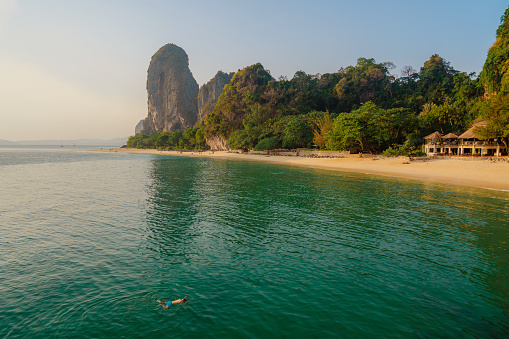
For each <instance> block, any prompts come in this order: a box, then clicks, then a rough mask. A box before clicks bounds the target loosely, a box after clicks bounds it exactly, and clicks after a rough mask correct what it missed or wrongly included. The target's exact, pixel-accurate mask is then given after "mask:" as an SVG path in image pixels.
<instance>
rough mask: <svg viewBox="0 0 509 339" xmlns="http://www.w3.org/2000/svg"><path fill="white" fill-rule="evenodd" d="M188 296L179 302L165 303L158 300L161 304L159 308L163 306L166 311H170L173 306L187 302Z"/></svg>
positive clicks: (178, 300)
mask: <svg viewBox="0 0 509 339" xmlns="http://www.w3.org/2000/svg"><path fill="white" fill-rule="evenodd" d="M186 298H187V296H185V297H184V298H182V299H177V300H173V301H168V302H166V303H165V302H164V301H161V300H157V302H158V303H159V305H157V306H162V307H163V308H164V309H165V310H167V309H169V308H170V306H171V305H175V304H183V303H185V302H186V301H187V299H186Z"/></svg>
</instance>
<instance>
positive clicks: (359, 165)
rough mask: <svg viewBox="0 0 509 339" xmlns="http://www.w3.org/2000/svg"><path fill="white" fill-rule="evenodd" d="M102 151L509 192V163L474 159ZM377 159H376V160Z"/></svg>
mask: <svg viewBox="0 0 509 339" xmlns="http://www.w3.org/2000/svg"><path fill="white" fill-rule="evenodd" d="M97 151H102V152H121V153H133V154H156V155H170V156H187V157H206V158H217V159H235V160H243V161H258V162H267V163H277V164H285V165H293V166H303V167H309V168H320V169H328V170H337V171H348V172H358V173H365V174H374V175H382V176H390V177H398V178H406V179H413V180H422V181H430V182H437V183H444V184H452V185H462V186H471V187H480V188H488V189H496V190H508V191H509V162H507V161H496V162H492V161H489V160H480V159H471V158H464V159H459V158H438V159H429V160H426V161H424V160H414V161H408V160H407V159H406V158H402V157H399V158H384V157H375V158H372V157H368V156H366V157H363V158H359V157H358V156H348V157H344V158H306V157H296V156H277V155H270V156H268V155H261V154H238V153H229V152H225V151H216V152H212V151H204V152H201V153H198V152H182V153H180V152H177V151H159V150H154V149H129V148H114V149H101V150H97ZM373 159H376V160H373Z"/></svg>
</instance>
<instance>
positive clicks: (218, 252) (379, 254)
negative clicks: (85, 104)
mask: <svg viewBox="0 0 509 339" xmlns="http://www.w3.org/2000/svg"><path fill="white" fill-rule="evenodd" d="M152 165H153V168H152V172H151V177H152V179H153V182H152V183H151V185H150V187H149V192H150V193H149V195H150V208H149V209H148V211H147V213H148V218H147V223H148V225H147V227H148V231H149V232H150V233H151V241H150V242H149V243H148V244H149V247H150V248H151V250H153V251H154V252H155V253H156V254H157V258H158V260H160V261H164V262H165V264H164V265H163V266H164V267H165V269H166V270H168V272H169V273H168V274H169V275H171V276H172V277H173V276H175V279H174V280H173V279H172V282H175V283H182V281H186V282H187V284H186V285H185V287H186V288H188V289H190V290H193V292H194V293H196V294H197V296H198V297H199V299H200V300H201V299H205V300H207V305H205V304H203V305H200V306H201V307H202V308H203V309H204V310H205V311H204V312H205V314H206V316H207V317H208V318H210V319H212V320H214V322H218V323H220V324H222V323H223V322H225V323H226V322H228V321H230V328H231V329H233V330H234V331H235V330H237V331H240V332H242V331H247V333H251V334H258V335H265V334H267V335H268V334H269V330H267V331H265V330H263V329H261V328H259V327H260V326H261V325H262V324H264V326H267V324H271V325H272V326H274V328H277V329H279V330H281V331H283V333H287V334H291V333H294V334H297V333H302V332H301V331H302V330H303V329H302V328H299V326H297V327H295V326H296V325H297V324H299V323H300V322H303V323H306V324H307V330H308V331H309V334H310V335H311V333H312V332H313V331H319V332H323V333H329V334H333V333H337V332H338V331H339V332H341V333H345V334H346V335H349V334H351V335H355V334H356V333H359V332H358V331H361V332H362V333H371V334H373V335H375V334H386V335H389V334H395V333H396V334H397V333H399V334H400V335H405V334H409V333H414V334H418V335H424V336H429V335H431V336H441V335H444V333H445V334H447V335H451V336H453V335H455V334H457V333H459V332H466V333H470V334H472V335H475V336H478V335H482V334H484V333H491V334H494V335H501V334H502V333H506V332H504V331H506V328H507V325H508V320H507V314H504V313H501V312H503V310H504V309H505V310H506V309H507V305H508V300H507V294H505V293H506V290H507V284H504V283H503V282H504V281H508V280H507V273H506V272H507V269H506V268H507V265H508V262H507V261H508V260H507V255H506V253H505V250H506V247H505V246H504V241H506V240H507V239H508V234H509V231H508V228H507V227H506V226H508V225H507V222H506V220H507V217H508V214H509V213H508V212H509V211H508V209H507V207H506V204H505V203H506V200H507V194H506V193H500V192H492V191H482V190H477V189H469V188H457V187H453V186H451V187H450V186H437V185H430V184H428V183H415V182H410V181H401V180H387V179H381V178H377V177H368V176H362V175H358V174H348V173H334V172H326V171H320V170H308V169H305V170H304V169H290V170H289V169H288V168H286V167H278V166H270V165H263V164H253V163H238V162H234V161H211V160H207V159H188V158H181V159H180V158H179V159H172V158H170V159H160V158H158V159H155V160H154V161H153V162H152ZM495 230H496V232H497V236H495V237H494V236H493V235H492V232H494V231H495ZM480 235H482V236H480ZM483 237H487V238H489V239H490V240H491V241H492V242H495V243H497V244H498V246H497V247H496V248H498V249H499V251H500V253H498V255H499V256H497V258H499V259H498V262H497V261H494V260H492V259H491V258H490V253H489V252H491V251H492V250H493V248H491V246H488V247H485V246H483V245H485V244H483V243H482V242H481V239H482V238H483ZM491 245H493V244H491ZM170 265H177V268H175V269H172V268H171V266H170ZM502 272H503V273H502ZM490 279H495V280H496V281H498V282H499V283H502V285H503V286H492V285H491V284H490V283H488V281H489V280H490ZM504 279H505V280H504ZM180 287H182V286H180ZM204 291H206V293H204ZM223 298H228V303H229V304H230V305H234V307H233V310H232V309H228V310H223V311H222V314H221V315H218V314H217V313H216V308H217V307H221V300H223ZM246 304H249V308H248V310H247V309H246ZM494 305H496V309H493V308H492V307H493V306H494ZM239 310H242V313H243V314H244V312H246V314H244V315H245V317H246V321H247V319H250V322H251V323H252V325H250V324H249V323H248V324H246V323H242V322H234V323H231V319H230V317H231V318H237V317H238V313H239ZM266 312H268V313H270V314H271V315H272V316H271V317H270V318H267V317H266V316H265V315H266ZM241 318H242V317H241ZM395 318H396V319H399V320H395ZM274 319H277V324H276V323H275V320H274ZM267 322H268V323H267ZM352 324H354V325H355V326H353V327H352ZM207 326H212V327H214V326H213V325H212V324H208V325H207ZM214 328H215V327H214ZM295 328H297V330H295ZM367 329H369V330H367ZM215 330H219V329H218V328H215ZM234 333H235V332H234Z"/></svg>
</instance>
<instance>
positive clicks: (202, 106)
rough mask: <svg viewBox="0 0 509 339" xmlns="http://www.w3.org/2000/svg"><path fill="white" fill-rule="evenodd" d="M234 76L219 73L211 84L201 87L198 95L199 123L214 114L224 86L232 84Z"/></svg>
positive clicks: (232, 73)
mask: <svg viewBox="0 0 509 339" xmlns="http://www.w3.org/2000/svg"><path fill="white" fill-rule="evenodd" d="M234 74H235V73H234V72H231V73H229V74H228V73H224V72H221V71H219V72H217V74H216V75H215V76H214V77H213V78H212V79H211V80H210V81H209V82H207V83H206V84H205V85H203V86H201V88H200V92H199V93H198V122H201V121H203V120H205V119H206V118H207V116H208V115H209V114H210V113H212V110H213V109H214V107H215V106H216V103H217V99H218V98H219V96H220V95H221V93H223V89H224V86H225V85H227V84H229V83H230V80H231V79H232V78H233V75H234Z"/></svg>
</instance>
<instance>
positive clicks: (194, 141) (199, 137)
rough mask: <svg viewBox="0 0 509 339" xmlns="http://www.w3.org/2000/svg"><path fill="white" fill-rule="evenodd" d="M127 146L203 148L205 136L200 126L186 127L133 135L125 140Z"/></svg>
mask: <svg viewBox="0 0 509 339" xmlns="http://www.w3.org/2000/svg"><path fill="white" fill-rule="evenodd" d="M127 147H132V148H157V149H168V150H169V149H185V150H187V149H204V148H206V144H205V136H204V135H203V130H202V129H200V128H188V129H186V130H185V131H182V130H176V131H173V132H162V133H152V134H150V135H142V134H140V135H135V136H132V137H130V138H129V140H127Z"/></svg>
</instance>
